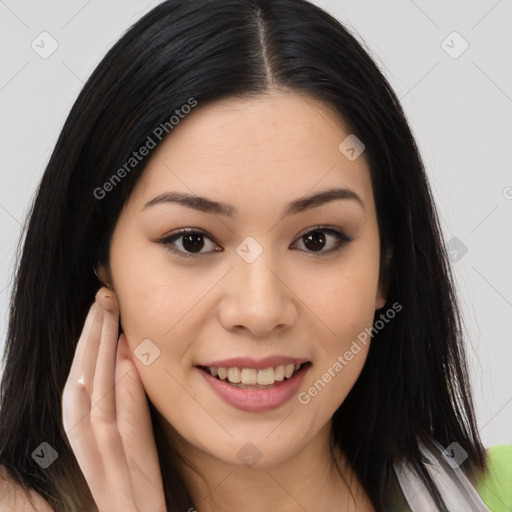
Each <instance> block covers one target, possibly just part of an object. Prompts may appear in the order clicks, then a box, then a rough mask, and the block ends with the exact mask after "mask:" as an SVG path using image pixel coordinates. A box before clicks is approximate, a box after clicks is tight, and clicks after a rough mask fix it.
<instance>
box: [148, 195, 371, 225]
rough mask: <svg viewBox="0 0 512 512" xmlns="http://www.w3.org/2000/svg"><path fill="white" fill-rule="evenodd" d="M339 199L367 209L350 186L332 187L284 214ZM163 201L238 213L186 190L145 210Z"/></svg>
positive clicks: (160, 199) (164, 197) (293, 204)
mask: <svg viewBox="0 0 512 512" xmlns="http://www.w3.org/2000/svg"><path fill="white" fill-rule="evenodd" d="M338 199H343V200H352V201H354V202H355V203H356V204H359V205H360V206H361V207H362V208H363V210H364V209H365V206H364V203H363V201H362V199H361V198H360V197H359V195H357V194H356V193H355V192H354V191H353V190H350V189H348V188H332V189H329V190H324V191H323V192H318V193H316V194H313V195H310V196H307V197H303V198H299V199H296V200H294V201H292V202H290V203H289V204H288V205H287V206H286V208H285V210H284V215H285V216H286V215H296V214H298V213H301V212H304V211H305V210H309V209H310V208H315V207H317V206H321V205H323V204H326V203H329V202H331V201H334V200H338ZM162 203H178V204H181V205H183V206H186V207H188V208H192V209H194V210H198V211H201V212H205V213H210V214H215V215H223V216H225V217H230V218H232V217H234V216H235V215H236V214H237V213H238V211H237V209H236V208H235V207H234V206H233V205H231V204H227V203H223V202H219V201H213V200H212V199H208V198H206V197H200V196H194V195H190V194H187V193H185V192H164V193H163V194H160V195H159V196H157V197H155V198H153V199H151V200H150V201H148V202H147V203H146V204H145V205H144V207H143V208H142V209H143V210H144V209H146V208H149V207H150V206H154V205H156V204H162Z"/></svg>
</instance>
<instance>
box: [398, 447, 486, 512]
mask: <svg viewBox="0 0 512 512" xmlns="http://www.w3.org/2000/svg"><path fill="white" fill-rule="evenodd" d="M432 443H433V446H432V448H431V449H429V448H427V447H426V446H425V445H424V444H423V443H422V442H421V441H418V446H419V449H420V451H421V452H422V454H423V455H424V456H425V458H426V459H427V460H428V464H425V466H426V468H427V471H428V472H429V474H430V476H431V477H432V480H433V481H434V483H435V484H436V486H437V488H438V489H439V492H440V493H441V496H442V497H443V499H444V501H445V503H446V506H447V507H448V510H449V511H450V512H468V511H469V510H471V512H491V510H490V509H489V508H488V507H487V505H486V504H485V503H484V502H483V500H482V498H481V497H480V496H479V495H478V493H477V492H476V490H475V488H474V487H473V486H472V485H471V483H470V482H469V480H468V479H467V478H466V476H465V475H464V473H463V472H462V470H461V469H460V468H459V467H458V465H456V464H455V463H453V461H450V459H449V458H447V457H446V458H445V457H444V456H443V448H442V447H441V445H440V444H439V443H437V442H436V441H434V440H432ZM394 470H395V473H396V475H397V477H398V481H399V483H400V487H401V488H402V492H403V494H404V496H405V499H406V500H407V503H408V505H409V507H410V508H411V510H412V512H438V508H437V507H436V506H435V504H434V501H433V499H432V498H431V496H430V493H429V492H428V490H427V488H426V487H425V485H424V484H423V482H422V481H421V479H420V478H419V477H418V475H417V474H416V472H415V471H414V470H413V469H412V468H411V467H409V466H408V465H406V464H405V463H403V462H401V463H395V464H394Z"/></svg>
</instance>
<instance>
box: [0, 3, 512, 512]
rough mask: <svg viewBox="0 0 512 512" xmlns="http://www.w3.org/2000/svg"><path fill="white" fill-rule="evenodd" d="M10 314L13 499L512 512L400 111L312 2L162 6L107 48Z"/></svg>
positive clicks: (41, 208) (140, 506) (48, 191)
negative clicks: (479, 419)
mask: <svg viewBox="0 0 512 512" xmlns="http://www.w3.org/2000/svg"><path fill="white" fill-rule="evenodd" d="M102 283H103V285H102ZM100 286H101V288H100ZM91 304H92V305H91ZM10 313H11V316H10V323H9V332H8V339H7V354H6V359H5V370H4V376H3V381H2V408H1V414H0V439H1V443H0V463H1V464H2V465H3V466H4V476H5V482H4V489H6V493H5V497H4V503H5V505H4V508H7V507H11V508H12V509H13V510H15V506H18V505H12V502H13V497H15V498H17V500H18V502H17V503H18V504H20V503H23V505H27V506H28V501H27V500H28V499H29V498H32V504H33V505H34V508H35V509H36V510H54V511H56V512H57V511H59V512H60V511H71V510H73V511H75V510H99V511H101V512H106V511H109V512H110V511H113V510H116V511H117V510H126V511H150V510H151V511H164V510H169V511H182V510H183V511H185V510H189V511H192V510H198V511H199V512H210V511H211V512H213V511H220V510H221V511H223V512H229V511H231V510H235V509H236V510H240V509H242V510H245V511H253V510H254V511H256V510H264V509H265V508H269V507H273V508H275V509H277V510H283V511H285V510H286V511H288V510H290V511H292V510H314V511H317V510H347V511H348V510H350V511H353V510H357V511H373V510H415V511H416V510H433V508H432V507H434V506H435V507H437V508H438V509H441V510H447V509H448V510H464V508H461V507H464V506H470V507H473V506H474V507H475V508H473V510H489V508H487V507H486V505H485V504H484V501H482V500H481V499H480V497H479V496H478V494H476V492H477V491H476V490H475V488H478V492H479V493H480V494H481V495H482V497H483V498H485V503H486V504H487V506H488V507H493V506H494V503H495V502H496V503H498V502H497V501H494V502H492V503H491V501H492V500H500V502H499V503H504V506H507V505H508V506H510V504H507V503H506V501H504V500H506V499H508V498H507V497H506V496H505V495H504V494H503V493H502V490H500V489H499V488H498V486H499V482H497V481H496V480H495V479H494V478H493V475H494V473H493V472H492V471H494V472H496V471H497V472H498V476H502V475H503V474H502V473H500V472H501V471H502V468H501V465H500V464H496V463H495V462H494V461H495V456H494V455H493V458H492V461H493V462H492V464H491V459H489V458H488V457H486V452H485V450H484V447H483V446H482V443H481V441H480V438H479V434H478V431H477V427H476V422H475V418H474V411H473V405H472V399H471V394H470V389H469V384H468V378H467V369H466V362H465V357H464V350H463V340H462V337H461V329H460V319H459V311H458V306H457V302H456V297H455V293H454V288H453V282H452V277H451V273H450V269H449V266H448V263H447V256H446V252H445V250H444V247H443V244H442V237H441V234H440V229H439V222H438V218H437V214H436V210H435V207H434V204H433V202H432V197H431V193H430V189H429V186H428V182H427V179H426V176H425V173H424V168H423V165H422V163H421V159H420V156H419V154H418V151H417V148H416V145H415V142H414V140H413V137H412V135H411V132H410V130H409V127H408V125H407V123H406V120H405V117H404V114H403V112H402V109H401V107H400V105H399V103H398V100H397V98H396V96H395V94H394V93H393V91H392V90H391V88H390V86H389V84H388V83H387V81H386V80H385V78H384V77H383V76H382V74H381V73H380V71H379V70H378V68H377V67H376V66H375V64H374V63H373V61H372V60H371V58H370V57H369V56H368V54H367V53H366V52H365V51H364V50H363V49H362V47H361V46H360V45H359V44H358V43H357V41H356V40H355V39H354V38H353V37H352V36H351V35H350V34H349V33H348V32H347V31H346V30H345V29H344V28H343V27H342V26H341V25H340V24H339V22H337V21H336V20H335V19H333V18H332V17H331V16H329V15H328V14H327V13H325V12H324V11H322V10H321V9H319V8H317V7H315V6H313V5H311V4H309V3H307V2H305V1H302V0H300V1H297V0H274V1H272V2H270V1H269V0H223V1H207V0H193V1H190V2H181V1H178V0H171V1H167V2H164V3H162V4H161V5H159V6H157V7H156V8H155V9H153V10H152V11H151V12H150V13H148V14H147V15H146V16H144V17H143V18H142V19H141V20H140V21H139V22H137V23H136V24H135V25H134V26H133V27H132V28H131V29H130V30H129V31H128V32H127V33H126V34H125V35H124V36H123V37H122V38H121V39H120V41H119V42H118V43H116V44H115V45H114V47H113V48H112V49H111V50H110V51H109V53H108V54H107V55H106V57H105V58H104V59H103V60H102V62H101V63H100V64H99V66H98V67H97V69H96V70H95V71H94V73H93V75H92V76H91V78H90V79H89V80H88V82H87V84H86V85H85V87H84V89H83V91H82V92H81V94H80V96H79V98H78V100H77V101H76V103H75V105H74V106H73V108H72V111H71V113H70V115H69V118H68V120H67V122H66V124H65V126H64V128H63V131H62V133H61V136H60V138H59V140H58V142H57V145H56V148H55V151H54V153H53V155H52V158H51V160H50V162H49V164H48V167H47V169H46V171H45V174H44V176H43V179H42V182H41V185H40V188H39V190H38V194H37V197H36V200H35V203H34V206H33V210H32V212H31V215H30V222H29V225H28V230H27V234H26V239H25V244H24V248H23V254H22V256H21V259H20V263H19V269H18V272H17V276H16V286H15V290H14V294H13V299H12V305H11V311H10ZM441 451H443V453H444V456H441ZM493 453H495V452H493ZM504 453H505V455H507V453H509V452H504V451H503V450H500V454H499V455H500V456H503V454H504ZM486 459H487V460H486ZM496 460H497V459H496ZM433 466H434V468H435V469H436V470H437V471H443V473H441V474H442V475H443V478H441V479H440V478H439V477H437V476H435V473H436V472H435V471H434V472H433V471H432V467H433ZM509 483H510V482H509ZM447 486H448V487H447ZM450 486H451V487H450ZM21 488H23V489H24V490H25V491H27V492H28V493H31V494H29V496H28V497H23V494H22V493H21ZM13 489H14V491H13ZM454 489H455V490H456V491H457V492H458V493H459V494H460V496H457V497H456V499H457V504H456V505H454V502H453V501H451V500H452V499H453V498H451V497H450V496H452V497H453V496H454V494H453V493H454V492H455V490H454ZM7 491H9V492H10V494H9V492H7ZM485 493H487V497H486V496H485V495H484V494H485ZM499 493H502V494H499ZM495 495H496V496H497V497H495ZM0 503H1V502H0ZM491 509H492V510H499V509H498V508H491ZM465 510H467V508H466V509H465ZM502 510H506V509H505V508H504V509H502Z"/></svg>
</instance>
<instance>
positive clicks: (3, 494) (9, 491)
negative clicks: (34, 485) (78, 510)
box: [0, 465, 53, 512]
mask: <svg viewBox="0 0 512 512" xmlns="http://www.w3.org/2000/svg"><path fill="white" fill-rule="evenodd" d="M30 499H31V500H32V503H31V502H30V500H29V496H27V494H26V493H25V491H24V490H23V489H22V488H21V486H20V485H19V484H18V483H17V482H15V481H13V480H12V479H11V478H10V477H9V475H8V474H7V471H6V469H5V468H4V467H3V466H2V465H0V510H1V511H2V512H53V510H52V508H51V507H50V505H48V503H47V502H46V500H44V499H43V498H42V497H41V496H40V495H39V494H38V493H36V492H35V491H30ZM34 507H36V508H34Z"/></svg>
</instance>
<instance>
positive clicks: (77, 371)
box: [62, 303, 102, 484]
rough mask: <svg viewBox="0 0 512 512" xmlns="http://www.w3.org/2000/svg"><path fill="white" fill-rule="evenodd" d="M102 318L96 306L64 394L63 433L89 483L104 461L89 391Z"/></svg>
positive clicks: (79, 345)
mask: <svg viewBox="0 0 512 512" xmlns="http://www.w3.org/2000/svg"><path fill="white" fill-rule="evenodd" d="M101 316H102V314H101V311H100V309H99V306H98V305H97V304H95V303H94V304H93V305H92V306H91V308H90V309H89V312H88V315H87V318H86V320H85V323H84V328H83V329H82V334H81V336H80V339H79V341H78V343H77V348H76V351H75V355H74V358H73V361H72V364H71V369H70V373H69V376H68V379H67V381H66V384H65V386H64V390H63V394H62V421H63V425H64V429H65V432H66V435H67V437H68V440H69V443H70V445H71V447H72V449H73V451H74V453H75V456H76V458H77V461H78V463H79V465H80V467H81V469H82V471H83V473H84V475H85V477H86V479H87V478H88V476H89V475H91V474H97V473H98V467H100V468H101V457H100V454H99V452H98V450H97V447H96V441H95V437H94V433H93V431H92V429H91V426H90V408H91V398H90V389H88V388H92V381H93V378H92V377H93V374H94V366H95V364H96V352H97V349H96V348H95V347H97V346H98V345H99V338H100V333H101ZM84 371H85V373H83V372H84ZM81 376H83V377H84V383H83V384H80V383H79V382H78V380H79V379H80V377H81ZM86 382H88V383H89V384H88V385H87V384H86ZM88 483H89V484H90V482H89V480H88Z"/></svg>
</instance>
